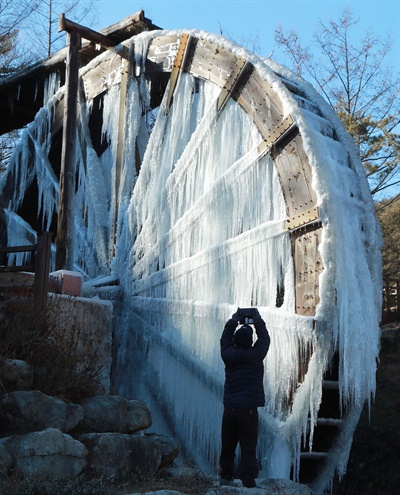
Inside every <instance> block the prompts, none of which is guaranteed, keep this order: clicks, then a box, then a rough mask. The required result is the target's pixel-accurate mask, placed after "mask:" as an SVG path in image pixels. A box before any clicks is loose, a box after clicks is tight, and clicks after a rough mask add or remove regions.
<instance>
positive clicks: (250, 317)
mask: <svg viewBox="0 0 400 495" xmlns="http://www.w3.org/2000/svg"><path fill="white" fill-rule="evenodd" d="M256 314H257V309H256V308H239V317H240V320H239V323H241V324H242V325H243V324H252V323H254V317H255V315H256Z"/></svg>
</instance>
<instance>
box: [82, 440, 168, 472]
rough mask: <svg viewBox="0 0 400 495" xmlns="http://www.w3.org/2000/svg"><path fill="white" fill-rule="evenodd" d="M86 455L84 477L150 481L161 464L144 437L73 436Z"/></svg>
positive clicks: (156, 449)
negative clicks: (82, 445)
mask: <svg viewBox="0 0 400 495" xmlns="http://www.w3.org/2000/svg"><path fill="white" fill-rule="evenodd" d="M75 438H77V439H78V440H79V441H80V442H82V443H83V444H84V445H85V446H86V448H87V449H88V451H89V455H88V464H87V468H86V471H85V472H86V473H87V474H88V475H91V476H96V477H102V478H106V479H109V478H112V479H115V480H128V479H129V480H138V481H140V480H145V479H149V478H152V477H153V476H154V475H155V473H156V472H157V470H158V468H159V466H160V463H161V449H160V447H159V446H158V445H157V443H156V442H154V441H153V440H151V439H150V438H147V437H146V436H143V435H128V434H124V433H87V434H80V435H75Z"/></svg>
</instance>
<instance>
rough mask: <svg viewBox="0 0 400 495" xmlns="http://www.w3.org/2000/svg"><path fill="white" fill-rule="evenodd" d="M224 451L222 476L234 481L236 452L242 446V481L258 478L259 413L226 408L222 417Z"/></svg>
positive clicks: (250, 410) (243, 409) (252, 410)
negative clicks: (238, 446)
mask: <svg viewBox="0 0 400 495" xmlns="http://www.w3.org/2000/svg"><path fill="white" fill-rule="evenodd" d="M221 438H222V450H221V457H220V475H221V477H222V478H226V479H233V477H234V473H235V450H236V447H237V444H238V443H239V445H240V466H239V477H240V479H241V480H242V481H251V480H255V479H256V478H257V476H258V463H257V455H256V450H257V440H258V411H257V408H255V409H248V408H234V409H233V408H227V407H226V408H225V409H224V415H223V417H222V432H221Z"/></svg>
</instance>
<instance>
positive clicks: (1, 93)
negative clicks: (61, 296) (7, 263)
mask: <svg viewBox="0 0 400 495" xmlns="http://www.w3.org/2000/svg"><path fill="white" fill-rule="evenodd" d="M60 27H61V29H63V30H65V31H67V47H66V48H65V49H64V50H62V51H60V52H58V53H56V54H55V55H53V56H52V57H50V58H49V59H47V60H46V61H44V62H42V63H39V64H37V65H36V66H34V67H32V68H29V69H27V70H25V71H23V72H21V73H19V74H16V75H14V76H12V77H9V78H7V79H5V80H4V81H1V82H0V111H1V115H2V119H1V122H0V133H1V134H4V133H6V132H8V131H11V130H13V129H19V128H21V127H23V126H25V125H27V124H28V123H29V122H31V121H32V120H33V119H34V117H35V115H36V114H37V113H38V112H39V110H40V109H41V108H42V107H43V105H44V104H45V87H46V84H48V82H47V81H48V78H49V75H51V74H57V75H58V78H59V79H58V80H59V85H60V86H65V90H64V92H63V93H62V95H61V96H60V97H59V98H57V101H56V102H55V103H54V104H53V106H52V110H51V111H52V115H51V119H50V124H49V129H48V131H49V133H50V134H51V145H50V148H49V149H48V150H47V157H48V161H49V163H50V165H51V167H52V173H54V176H55V177H57V180H59V190H58V192H59V194H58V198H57V200H58V209H55V210H54V213H53V215H52V218H51V219H50V220H51V221H50V224H51V230H53V231H54V232H56V248H57V256H56V268H70V269H73V268H74V263H77V262H78V264H79V260H78V261H77V260H76V259H74V258H73V251H72V249H71V247H70V245H69V242H70V239H71V237H72V238H73V237H74V228H75V227H74V220H73V218H71V215H70V213H69V212H70V211H71V209H72V206H71V203H73V202H74V192H75V191H76V190H77V177H76V173H75V161H76V143H77V139H76V128H77V111H78V109H79V107H78V105H77V100H79V99H80V101H86V102H90V105H91V118H90V119H89V123H88V128H89V130H90V138H91V142H92V145H93V149H94V150H95V151H96V153H97V155H98V156H100V155H101V154H103V153H104V152H105V150H106V149H107V148H108V147H109V146H110V143H107V142H105V140H104V138H103V136H102V130H101V125H102V121H103V116H102V108H103V106H102V98H103V95H104V94H106V93H107V92H109V91H111V90H112V88H114V87H116V86H117V87H118V88H119V102H118V112H116V119H118V125H117V132H116V137H115V139H116V142H115V143H114V146H115V148H116V152H115V155H114V156H115V160H114V163H113V170H114V172H113V179H112V184H111V188H112V189H113V194H111V197H112V198H113V204H112V205H111V207H110V211H111V215H110V218H111V220H110V225H109V230H108V231H107V240H106V244H107V252H108V259H106V260H105V259H104V257H103V258H102V261H101V262H100V261H99V262H98V267H99V273H103V274H104V273H107V270H108V269H109V266H110V264H111V262H112V259H113V256H114V254H115V246H116V243H117V238H118V228H119V227H118V218H119V214H120V210H121V204H120V203H121V194H122V188H123V186H122V176H123V174H124V151H125V149H126V143H125V141H124V140H125V127H126V121H127V120H126V119H127V115H128V114H129V108H128V106H127V101H128V95H129V82H130V80H132V79H134V78H139V77H142V76H144V77H145V78H146V80H147V81H148V82H149V83H150V84H149V87H150V94H149V109H150V111H149V114H150V112H153V111H155V110H157V109H159V108H160V105H161V104H162V109H161V110H159V111H160V112H161V111H162V112H164V114H166V115H168V113H169V112H171V109H173V106H174V102H175V97H176V91H177V87H178V85H179V81H180V79H181V78H182V75H184V74H186V75H190V76H191V77H192V78H193V80H194V81H196V84H197V83H199V82H201V84H204V85H212V86H213V87H214V88H217V90H218V93H219V94H218V98H217V101H216V113H217V118H218V116H219V115H222V114H223V112H224V111H225V109H226V107H227V106H228V104H232V102H234V104H235V105H238V106H239V107H240V109H241V111H243V112H244V113H245V114H246V116H247V117H246V118H249V119H250V121H251V122H252V125H253V126H254V128H255V130H256V132H258V136H259V142H258V145H257V149H256V154H257V159H258V160H261V159H263V158H264V157H268V160H271V161H272V162H273V165H274V169H275V172H276V174H277V177H278V180H279V184H280V187H281V192H282V195H283V199H284V204H285V210H286V213H285V218H284V219H283V222H282V224H283V229H284V231H285V235H287V237H288V239H289V241H290V243H289V245H290V255H291V257H292V262H293V274H294V281H293V287H294V296H295V297H294V301H293V307H292V308H291V311H292V313H293V316H294V317H296V318H297V317H299V318H303V317H304V318H305V319H307V321H308V322H311V323H310V325H311V328H312V330H313V331H314V332H315V333H316V335H317V338H316V340H315V341H314V344H313V345H311V346H309V347H308V348H307V350H306V352H303V353H302V354H301V357H300V358H299V366H298V370H297V376H296V377H295V380H293V381H292V384H291V385H290V387H289V389H288V390H287V401H286V405H285V407H286V408H287V410H288V411H290V410H291V408H292V407H293V408H295V407H296V400H297V399H296V397H297V395H296V394H297V388H298V387H301V386H302V384H305V383H306V382H307V374H308V372H309V366H310V363H311V362H312V360H313V359H314V360H316V359H317V358H316V356H317V348H316V347H318V346H322V345H323V346H325V348H324V350H323V355H324V359H325V361H324V369H323V371H322V375H321V381H320V386H321V393H320V397H319V401H318V402H319V404H318V411H317V417H314V418H309V421H310V423H312V424H311V427H309V428H307V427H306V428H304V432H303V438H302V440H301V447H299V451H298V452H297V454H296V455H297V461H295V462H294V463H293V466H292V470H291V475H292V477H293V478H295V479H299V480H300V481H301V482H303V483H307V484H310V485H311V487H312V488H313V489H314V491H315V493H316V494H317V493H322V492H323V490H324V489H325V487H326V484H327V480H329V479H331V478H332V477H333V476H334V474H335V470H337V461H336V460H335V459H337V458H338V457H340V455H341V450H340V449H341V448H342V446H343V445H344V444H346V438H347V436H348V435H350V436H351V435H352V429H353V427H354V424H355V423H356V422H357V419H358V416H359V414H360V405H359V404H358V405H357V406H354V404H352V403H351V401H350V402H349V403H345V402H342V399H341V395H342V392H341V386H340V376H339V375H340V369H341V366H342V365H343V363H342V362H341V359H342V356H341V354H340V352H339V351H338V346H335V345H334V344H333V343H332V341H331V340H329V339H328V340H326V341H325V340H324V335H325V334H326V333H327V330H326V329H327V328H329V325H330V324H331V322H329V321H325V320H324V319H319V318H318V307H319V304H320V303H321V302H322V303H323V302H324V301H321V293H322V292H321V290H320V285H321V280H322V277H323V276H326V277H327V278H325V280H328V284H329V283H330V281H331V279H330V278H329V273H330V270H331V267H330V266H329V265H328V266H326V263H324V259H323V256H321V250H320V246H321V242H322V239H323V238H324V236H325V237H326V236H328V232H329V228H330V225H331V223H332V222H333V218H334V211H333V210H332V211H330V210H329V206H327V203H326V202H325V203H324V201H323V200H321V197H318V188H316V187H315V184H316V183H317V182H318V181H316V176H318V173H320V172H319V170H320V168H323V164H321V161H323V160H321V159H320V157H321V156H323V154H324V153H326V155H327V156H328V155H329V156H330V157H335V159H336V160H337V161H338V167H341V169H342V170H343V173H344V174H345V175H346V176H347V175H348V176H349V177H350V176H351V177H354V180H353V179H352V181H353V182H351V184H350V185H349V186H348V187H349V191H348V196H349V198H350V197H351V198H355V200H357V202H358V204H364V203H365V202H367V205H368V201H369V200H368V199H366V195H365V192H363V191H364V189H365V188H364V186H362V187H359V185H358V182H357V181H358V178H359V176H360V172H359V165H358V164H357V163H355V160H354V153H353V152H352V151H351V150H350V151H349V149H348V147H349V146H350V147H351V146H353V145H349V142H350V141H349V140H348V137H346V136H345V132H344V130H343V129H342V128H341V126H340V124H339V122H338V120H337V119H336V120H335V119H334V118H330V115H331V114H330V113H329V112H328V111H327V110H326V106H324V104H323V103H321V102H320V100H319V99H318V98H316V97H314V96H313V95H312V94H311V93H310V92H308V90H307V89H305V88H306V86H305V85H304V84H302V83H301V81H300V80H299V79H296V77H294V76H293V75H291V73H290V72H289V71H287V70H286V69H285V68H282V67H281V66H279V65H277V64H274V63H272V62H271V61H266V60H265V59H262V60H261V59H259V58H258V57H255V56H253V55H252V54H249V53H248V52H246V51H245V50H239V49H238V50H232V49H231V45H230V44H229V43H227V42H224V40H223V39H221V38H219V37H216V36H206V35H202V33H199V32H194V31H190V32H184V31H177V32H165V31H162V30H158V28H157V27H156V26H154V25H153V23H152V22H151V21H150V20H148V19H146V18H145V16H144V13H143V12H139V13H138V14H135V15H133V16H130V17H128V18H127V19H125V20H123V21H121V22H120V23H118V24H116V25H113V26H110V27H109V28H107V29H104V30H102V31H101V32H100V33H96V32H94V31H91V30H89V29H87V28H84V27H82V26H79V25H77V24H75V23H72V22H71V21H69V20H67V19H65V18H64V17H62V18H61V19H60ZM152 31H154V34H153V35H151V33H150V35H149V36H148V46H147V49H146V50H145V51H143V53H141V54H140V57H139V58H138V57H137V55H138V53H137V52H138V50H137V49H136V47H133V43H132V41H131V40H132V37H135V36H137V35H139V34H140V33H146V32H152ZM81 38H83V39H84V40H86V41H83V42H82V41H81ZM96 47H97V48H96ZM65 62H66V63H65ZM282 95H284V97H283V96H282ZM288 101H289V102H290V104H288V103H287V102H288ZM292 110H293V112H292ZM309 122H312V127H313V129H314V131H313V132H315V133H318V136H319V139H320V142H323V143H324V144H323V146H324V149H322V150H321V149H319V150H318V152H319V154H318V153H316V154H315V155H314V153H313V143H315V142H316V141H315V140H314V141H313V139H312V138H311V139H310V135H309V131H308V129H309V126H308V124H309ZM79 125H80V124H79ZM82 135H83V134H82ZM84 139H85V137H82V141H84ZM34 145H35V144H34V140H33V138H31V140H30V141H29V139H28V147H29V146H31V147H34ZM138 148H139V146H136V163H135V173H136V174H137V175H139V176H140V171H141V163H142V160H143V154H141V153H140V150H139V149H138ZM15 173H16V172H12V171H11V172H10V173H8V174H7V175H6V177H5V179H4V181H3V189H2V204H1V206H2V207H3V209H4V210H6V209H9V206H8V205H9V204H10V202H11V203H12V202H13V199H12V198H13V197H14V195H15V190H14V184H15ZM322 175H323V174H322ZM327 175H328V173H327ZM318 177H319V180H320V178H321V175H319V176H318ZM360 180H364V179H360ZM346 187H347V186H346ZM38 196H39V193H38V186H37V185H36V184H35V182H34V181H30V183H29V184H27V187H26V190H25V191H24V198H25V199H23V200H21V201H19V203H18V205H17V207H15V208H14V213H15V214H16V215H18V216H19V217H21V218H22V219H23V220H24V222H26V223H27V224H29V225H30V226H31V227H32V229H33V230H36V231H38V230H41V229H42V228H43V226H42V224H41V223H42V218H41V217H40V215H39V217H38V216H37V213H36V207H35V208H32V205H33V204H36V203H37V201H38ZM368 208H369V206H367V209H368ZM82 210H83V208H82ZM85 214H86V213H85V212H84V211H83V212H82V218H83V219H84V222H85V221H87V219H86V217H85ZM84 222H83V223H84ZM333 223H334V222H333ZM6 225H7V220H6V216H5V214H4V213H1V217H0V235H1V239H2V243H3V245H6V244H7V228H6ZM366 228H368V227H367V225H366V224H365V225H363V226H361V229H366ZM373 249H375V248H373ZM373 249H372V250H373ZM99 259H100V256H99ZM86 261H87V260H83V261H82V264H81V266H80V268H82V271H83V272H85V266H86V265H85V263H86ZM328 261H329V262H330V260H328ZM162 265H163V261H161V258H160V262H159V263H157V268H156V269H155V271H156V272H159V271H162V270H163V269H165V270H167V268H168V267H164V266H162ZM90 275H91V276H93V275H96V273H92V274H90ZM375 282H376V281H375ZM325 285H327V282H325ZM325 290H326V289H325ZM334 290H335V289H334V288H332V291H334ZM285 291H286V288H285V286H284V282H283V280H282V281H280V282H279V283H278V284H277V288H276V295H274V300H276V307H277V308H279V307H280V304H281V303H280V301H281V299H282V298H283V297H284V294H285ZM378 292H379V291H378ZM231 302H232V301H231ZM252 303H253V304H254V305H259V304H260V302H259V301H257V300H256V299H254V300H253V301H252ZM333 304H335V303H333ZM319 336H320V337H321V338H318V337H319ZM314 346H316V347H314ZM318 352H322V351H318ZM211 379H212V378H211ZM304 386H305V385H304ZM299 400H300V399H299ZM288 414H289V413H288ZM305 422H307V418H306V421H305ZM349 422H350V423H351V425H353V426H350V427H349V426H348V424H349ZM346 425H347V426H346Z"/></svg>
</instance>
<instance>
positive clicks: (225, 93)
mask: <svg viewBox="0 0 400 495" xmlns="http://www.w3.org/2000/svg"><path fill="white" fill-rule="evenodd" d="M247 64H248V62H246V60H245V59H244V58H239V59H238V60H237V62H236V66H235V68H234V69H233V70H232V72H231V73H230V74H229V76H228V78H227V79H226V81H225V84H224V85H223V86H222V90H221V92H220V94H219V96H218V101H217V111H218V112H220V111H221V110H222V109H223V107H224V106H225V105H226V102H227V101H228V98H229V97H230V96H231V95H232V93H233V92H234V90H235V88H236V87H237V85H238V84H239V82H240V78H241V77H242V76H243V74H244V73H245V72H246V68H247V67H248V65H247Z"/></svg>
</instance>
